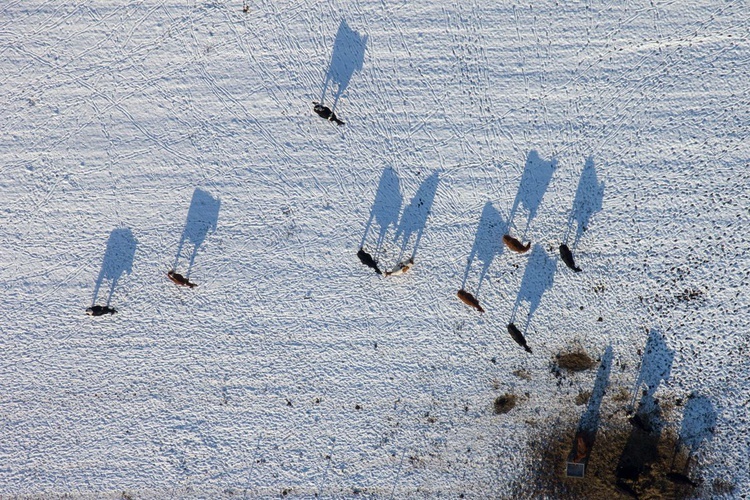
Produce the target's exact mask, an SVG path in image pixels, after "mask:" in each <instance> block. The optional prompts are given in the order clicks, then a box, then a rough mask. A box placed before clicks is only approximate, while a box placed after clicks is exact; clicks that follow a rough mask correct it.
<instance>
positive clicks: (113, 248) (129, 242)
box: [91, 228, 138, 306]
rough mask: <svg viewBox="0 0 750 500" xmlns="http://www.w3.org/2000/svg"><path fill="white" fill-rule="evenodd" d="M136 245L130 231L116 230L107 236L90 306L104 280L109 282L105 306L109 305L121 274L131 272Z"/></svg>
mask: <svg viewBox="0 0 750 500" xmlns="http://www.w3.org/2000/svg"><path fill="white" fill-rule="evenodd" d="M137 244H138V242H137V241H136V239H135V238H134V237H133V233H132V232H131V231H130V229H127V228H118V229H115V230H113V231H112V232H111V233H110V234H109V239H108V240H107V249H106V250H105V252H104V261H103V262H102V269H101V271H99V277H98V278H97V280H96V286H95V287H94V298H93V300H92V302H91V305H92V306H94V305H96V299H97V297H98V296H99V289H100V288H101V286H102V283H103V282H104V280H105V279H106V280H107V281H108V282H109V295H108V296H107V303H106V305H107V306H109V305H110V302H111V301H112V295H113V294H114V293H115V286H116V285H117V281H118V280H119V279H120V276H122V273H128V274H130V273H131V272H132V271H133V259H134V258H135V247H136V245H137Z"/></svg>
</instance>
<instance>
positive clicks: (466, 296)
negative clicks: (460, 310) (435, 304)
mask: <svg viewBox="0 0 750 500" xmlns="http://www.w3.org/2000/svg"><path fill="white" fill-rule="evenodd" d="M456 295H457V296H458V298H459V299H461V301H462V302H463V303H464V304H466V305H468V306H471V307H473V308H474V309H476V310H477V311H479V312H480V313H483V312H484V309H482V306H480V305H479V301H478V300H477V299H476V297H474V296H473V295H472V294H470V293H469V292H467V291H466V290H464V289H463V288H462V289H461V290H459V291H458V293H457V294H456Z"/></svg>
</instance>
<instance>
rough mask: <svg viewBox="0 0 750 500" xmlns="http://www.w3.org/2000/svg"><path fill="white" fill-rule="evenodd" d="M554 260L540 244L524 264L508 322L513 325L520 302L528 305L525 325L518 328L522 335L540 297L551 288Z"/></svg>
mask: <svg viewBox="0 0 750 500" xmlns="http://www.w3.org/2000/svg"><path fill="white" fill-rule="evenodd" d="M556 262H557V261H556V260H555V259H552V258H550V256H549V255H548V254H547V252H546V251H545V250H544V248H542V246H541V245H540V244H538V243H537V244H535V245H534V247H533V248H532V250H531V255H530V256H529V261H528V262H527V264H526V269H525V270H524V273H523V279H522V280H521V288H520V289H519V291H518V297H517V298H516V303H515V305H514V306H513V312H512V313H511V318H510V322H511V323H515V321H516V313H517V312H518V307H519V306H520V305H521V302H524V301H526V302H528V303H529V313H528V316H527V317H526V324H525V325H524V327H523V328H520V330H521V332H522V333H524V334H525V333H526V330H527V329H528V328H529V324H530V323H531V317H532V316H533V315H534V312H535V311H536V309H537V308H538V307H539V304H540V303H541V301H542V295H544V292H545V291H546V290H548V289H550V288H552V284H553V283H554V280H555V268H556V267H557V265H556Z"/></svg>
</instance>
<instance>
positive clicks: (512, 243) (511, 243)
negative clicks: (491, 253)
mask: <svg viewBox="0 0 750 500" xmlns="http://www.w3.org/2000/svg"><path fill="white" fill-rule="evenodd" d="M503 243H505V246H506V247H508V248H510V249H511V250H513V251H514V252H516V253H526V252H528V251H529V248H531V242H528V243H526V245H524V244H523V243H521V242H520V241H518V240H517V239H515V238H514V237H513V236H511V235H509V234H506V235H504V236H503Z"/></svg>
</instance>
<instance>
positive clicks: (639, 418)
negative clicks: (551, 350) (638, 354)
mask: <svg viewBox="0 0 750 500" xmlns="http://www.w3.org/2000/svg"><path fill="white" fill-rule="evenodd" d="M673 359H674V351H672V350H671V349H669V347H668V346H667V344H666V341H665V339H664V336H663V334H662V333H661V332H660V331H659V330H657V329H652V330H650V331H649V334H648V339H647V341H646V347H645V350H644V352H643V356H642V358H641V364H640V370H639V374H638V377H637V378H636V381H635V384H634V387H633V389H632V400H631V401H630V403H629V404H628V405H627V407H626V413H627V415H628V421H629V422H630V424H631V426H632V428H631V431H630V434H629V435H628V438H627V441H626V442H625V445H624V447H623V449H622V452H621V454H620V457H619V459H618V461H617V463H616V465H615V469H614V475H615V478H616V479H615V481H616V482H615V487H616V488H617V489H618V490H619V491H620V492H621V493H624V494H626V495H628V496H630V497H633V498H637V497H638V491H637V489H638V481H639V478H640V477H641V476H642V475H643V474H644V473H645V472H648V471H649V470H650V466H651V464H652V463H654V462H656V461H658V460H659V459H660V456H659V450H658V447H659V443H660V439H661V436H662V433H663V431H664V429H665V426H666V422H665V420H664V418H663V416H662V410H661V408H660V405H659V400H658V399H657V398H656V397H655V394H656V391H657V389H658V388H659V386H660V384H661V383H662V382H666V381H667V380H668V379H669V375H670V372H671V369H672V362H673ZM611 369H612V347H611V346H608V347H607V348H606V349H605V351H604V355H603V356H602V358H601V363H600V366H599V369H598V372H597V376H596V380H595V382H594V388H593V390H592V391H591V396H590V397H589V401H588V405H587V408H586V410H585V411H584V413H583V415H582V416H581V418H580V420H579V423H578V427H577V429H576V433H575V437H574V440H573V443H572V446H571V450H570V453H569V455H568V465H567V467H568V468H567V471H566V475H568V476H569V477H583V474H584V470H585V466H586V464H587V463H588V460H589V458H590V456H591V453H592V450H593V448H594V444H595V441H596V435H597V431H598V429H599V424H600V408H601V404H602V400H603V398H604V395H605V393H606V389H607V385H608V383H609V376H610V372H611ZM636 400H637V402H636ZM716 419H717V414H716V410H715V409H714V406H713V403H712V402H711V400H710V399H709V398H708V397H706V396H703V395H699V394H695V393H693V394H690V395H689V396H688V397H687V402H686V404H685V406H684V410H683V414H682V422H681V425H680V429H679V432H678V435H677V441H676V443H675V447H674V449H673V452H672V456H671V457H670V460H669V465H668V469H669V471H668V472H666V473H665V474H664V476H665V479H667V480H668V481H671V482H672V483H674V484H677V485H680V486H686V487H690V488H695V487H698V486H699V482H698V481H696V480H694V479H691V478H690V466H691V460H692V458H693V456H694V455H695V453H696V452H697V451H698V449H699V448H700V446H701V444H702V443H703V442H704V441H706V440H710V439H711V438H712V437H713V434H714V428H715V426H716ZM678 456H686V457H687V458H686V459H685V460H684V461H683V463H678V462H679V461H677V460H676V457H678ZM571 471H577V472H576V473H575V474H573V473H571Z"/></svg>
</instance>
